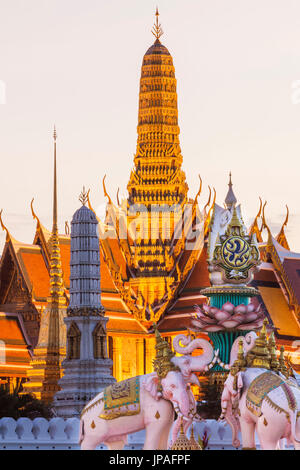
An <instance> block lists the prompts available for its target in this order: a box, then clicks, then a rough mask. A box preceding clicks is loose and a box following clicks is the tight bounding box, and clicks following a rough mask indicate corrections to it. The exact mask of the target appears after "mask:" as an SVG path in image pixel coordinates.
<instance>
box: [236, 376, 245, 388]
mask: <svg viewBox="0 0 300 470" xmlns="http://www.w3.org/2000/svg"><path fill="white" fill-rule="evenodd" d="M243 386H244V384H243V376H242V373H241V372H239V373H238V378H237V387H238V390H241V388H243Z"/></svg>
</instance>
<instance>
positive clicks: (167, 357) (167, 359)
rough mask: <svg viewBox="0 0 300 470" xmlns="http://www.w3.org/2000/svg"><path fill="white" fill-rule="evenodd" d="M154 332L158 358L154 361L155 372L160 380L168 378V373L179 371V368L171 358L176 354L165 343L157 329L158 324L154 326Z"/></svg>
mask: <svg viewBox="0 0 300 470" xmlns="http://www.w3.org/2000/svg"><path fill="white" fill-rule="evenodd" d="M153 328H154V332H155V341H156V344H155V350H156V357H155V359H154V361H153V365H154V370H155V372H156V373H157V375H158V377H159V378H160V379H162V378H164V377H166V375H167V374H168V372H170V371H171V370H179V369H178V367H177V366H175V365H174V364H173V362H171V358H172V357H173V356H174V353H173V352H172V351H171V349H170V346H169V345H168V343H167V341H165V340H164V339H163V338H162V337H161V335H160V333H159V331H158V328H157V325H156V323H154V324H153Z"/></svg>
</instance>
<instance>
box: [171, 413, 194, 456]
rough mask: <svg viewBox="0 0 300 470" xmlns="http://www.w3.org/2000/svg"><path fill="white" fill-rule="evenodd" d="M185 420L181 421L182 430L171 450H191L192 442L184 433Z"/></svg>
mask: <svg viewBox="0 0 300 470" xmlns="http://www.w3.org/2000/svg"><path fill="white" fill-rule="evenodd" d="M182 421H183V420H182V419H181V423H180V432H179V435H178V437H177V439H176V441H175V442H174V443H173V444H172V447H171V450H191V443H190V441H189V440H188V438H187V437H186V435H185V434H184V430H183V422H182Z"/></svg>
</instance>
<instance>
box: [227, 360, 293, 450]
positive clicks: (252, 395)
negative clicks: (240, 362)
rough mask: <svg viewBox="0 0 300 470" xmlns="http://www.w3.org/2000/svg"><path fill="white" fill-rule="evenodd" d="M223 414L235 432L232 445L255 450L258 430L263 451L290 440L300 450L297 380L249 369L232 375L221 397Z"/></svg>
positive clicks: (260, 369)
mask: <svg viewBox="0 0 300 470" xmlns="http://www.w3.org/2000/svg"><path fill="white" fill-rule="evenodd" d="M221 406H222V414H221V416H220V419H225V420H226V421H227V422H228V423H229V425H230V426H231V429H232V436H233V438H232V443H233V446H234V447H239V445H240V442H239V440H238V437H237V435H238V431H239V429H240V430H241V434H242V444H243V448H244V449H255V431H256V432H257V436H258V439H259V442H260V445H261V448H262V449H263V450H275V449H276V448H278V447H279V445H280V441H281V439H283V438H286V439H287V441H288V442H291V443H292V444H293V445H294V446H295V449H297V450H298V449H300V421H299V419H298V413H299V414H300V389H299V388H298V386H297V385H296V381H291V380H287V379H286V378H285V377H284V376H283V375H282V374H280V373H275V372H273V371H270V370H268V369H262V368H255V367H249V368H245V370H244V371H238V372H237V373H236V374H232V372H230V373H229V375H228V378H227V379H226V381H225V383H224V389H223V393H222V397H221Z"/></svg>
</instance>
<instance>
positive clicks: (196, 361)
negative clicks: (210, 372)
mask: <svg viewBox="0 0 300 470" xmlns="http://www.w3.org/2000/svg"><path fill="white" fill-rule="evenodd" d="M173 348H174V351H176V352H177V353H179V354H183V356H174V357H173V358H172V359H171V360H172V362H173V364H175V365H176V366H178V367H179V368H180V370H181V372H182V374H183V377H184V379H185V381H186V382H188V383H191V384H195V385H198V386H199V385H200V384H199V380H198V377H197V376H196V374H194V372H203V371H204V370H206V367H207V365H208V364H210V363H211V362H212V360H213V358H214V348H213V347H212V345H211V344H210V342H209V341H207V340H206V339H202V338H196V339H194V340H192V339H191V338H190V337H189V336H186V335H184V334H180V335H177V336H175V338H174V339H173ZM195 349H202V350H203V353H202V354H201V355H199V356H191V354H192V352H193V351H194V350H195Z"/></svg>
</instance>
